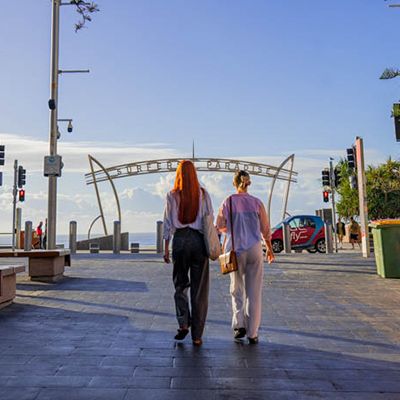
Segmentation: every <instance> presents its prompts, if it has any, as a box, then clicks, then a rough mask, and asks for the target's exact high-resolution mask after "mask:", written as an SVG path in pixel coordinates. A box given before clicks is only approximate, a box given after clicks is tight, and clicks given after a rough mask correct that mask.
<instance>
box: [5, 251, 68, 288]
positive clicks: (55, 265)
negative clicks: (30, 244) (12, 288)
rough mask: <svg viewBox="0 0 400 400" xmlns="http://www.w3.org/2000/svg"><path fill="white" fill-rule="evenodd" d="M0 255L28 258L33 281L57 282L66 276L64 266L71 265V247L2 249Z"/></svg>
mask: <svg viewBox="0 0 400 400" xmlns="http://www.w3.org/2000/svg"><path fill="white" fill-rule="evenodd" d="M0 257H13V258H14V257H16V258H28V259H29V276H30V278H31V280H32V281H40V282H57V281H58V280H60V279H62V278H63V276H64V267H65V266H71V252H70V251H69V249H55V250H31V251H24V250H15V251H0Z"/></svg>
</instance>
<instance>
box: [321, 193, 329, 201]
mask: <svg viewBox="0 0 400 400" xmlns="http://www.w3.org/2000/svg"><path fill="white" fill-rule="evenodd" d="M322 196H323V198H324V203H328V202H329V192H328V191H327V190H324V191H323V192H322Z"/></svg>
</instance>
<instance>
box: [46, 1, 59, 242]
mask: <svg viewBox="0 0 400 400" xmlns="http://www.w3.org/2000/svg"><path fill="white" fill-rule="evenodd" d="M60 3H61V0H52V20H51V54H50V100H49V108H50V138H49V142H50V148H49V154H50V157H56V156H57V135H58V127H57V115H58V109H57V108H58V69H59V66H58V64H59V37H60ZM48 177H49V191H48V207H47V248H48V249H55V248H56V220H57V175H54V174H52V175H48Z"/></svg>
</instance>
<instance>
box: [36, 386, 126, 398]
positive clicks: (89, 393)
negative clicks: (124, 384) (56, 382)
mask: <svg viewBox="0 0 400 400" xmlns="http://www.w3.org/2000/svg"><path fill="white" fill-rule="evenodd" d="M126 392H127V390H126V389H92V388H84V389H64V388H61V389H47V388H46V389H42V390H41V391H40V393H39V395H38V396H37V397H36V399H35V400H56V399H57V400H123V399H124V398H125V395H126Z"/></svg>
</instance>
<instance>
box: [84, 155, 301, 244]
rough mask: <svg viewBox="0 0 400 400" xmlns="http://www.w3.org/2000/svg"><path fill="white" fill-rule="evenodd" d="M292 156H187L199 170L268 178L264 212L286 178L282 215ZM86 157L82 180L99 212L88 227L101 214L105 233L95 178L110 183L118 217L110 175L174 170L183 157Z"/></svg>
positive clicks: (294, 177) (291, 179) (293, 180)
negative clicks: (113, 161)
mask: <svg viewBox="0 0 400 400" xmlns="http://www.w3.org/2000/svg"><path fill="white" fill-rule="evenodd" d="M294 156H295V155H294V154H291V155H290V156H289V157H287V158H286V159H285V160H284V161H283V162H282V163H281V164H280V165H279V166H278V167H275V166H273V165H269V164H263V163H258V162H253V161H244V160H234V159H227V158H196V157H194V151H193V157H192V158H191V159H190V160H191V161H192V162H193V163H194V165H195V166H196V169H197V171H200V172H225V173H234V172H235V171H238V170H245V171H248V172H249V174H251V175H254V176H260V177H265V178H271V179H272V185H271V189H270V193H269V198H268V205H267V209H268V213H270V211H271V202H272V194H273V190H274V187H275V182H276V181H277V180H282V181H286V182H287V185H286V190H285V197H284V204H283V210H282V216H283V218H284V217H285V216H286V214H287V203H288V197H289V190H290V184H291V183H296V182H297V175H298V174H297V172H296V171H294V170H293V165H294ZM88 158H89V165H90V170H91V171H90V172H89V173H87V174H85V181H86V184H87V185H94V187H95V192H96V196H97V202H98V205H99V210H100V215H99V216H97V217H96V218H95V219H94V220H93V222H92V223H91V226H90V229H91V228H92V226H93V224H94V223H95V222H96V221H97V219H99V218H101V220H102V223H103V229H104V234H105V235H107V234H108V233H107V226H106V223H105V218H104V213H103V207H102V204H101V199H100V193H99V190H98V183H99V182H105V181H108V182H109V183H110V184H111V187H112V189H113V192H114V197H115V201H116V204H117V210H118V218H119V221H121V207H120V202H119V198H118V193H117V190H116V188H115V185H114V183H113V180H114V179H120V178H126V177H129V176H138V175H147V174H159V173H168V172H175V171H176V168H177V166H178V164H179V163H180V162H181V161H182V160H183V159H184V158H167V159H158V160H147V161H138V162H133V163H127V164H120V165H115V166H112V167H108V168H105V167H104V166H103V165H102V164H101V163H100V162H99V161H98V160H96V159H95V158H94V157H93V156H91V155H90V154H89V155H88ZM289 161H290V167H289V168H284V167H285V165H286V164H287V163H288V162H289ZM93 163H96V164H97V165H98V166H99V167H100V169H97V170H95V169H94V168H93ZM89 236H90V232H89Z"/></svg>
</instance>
